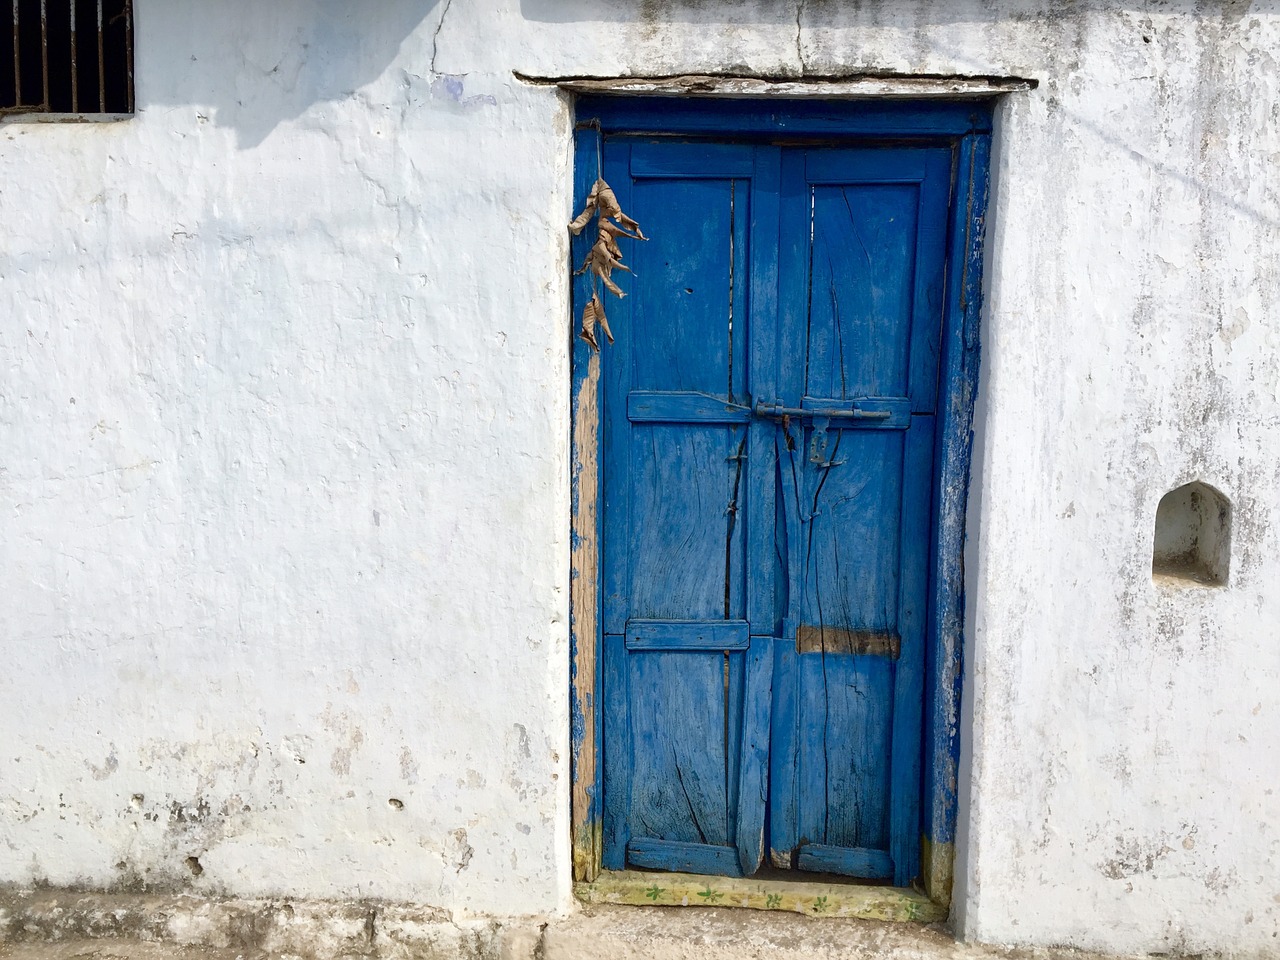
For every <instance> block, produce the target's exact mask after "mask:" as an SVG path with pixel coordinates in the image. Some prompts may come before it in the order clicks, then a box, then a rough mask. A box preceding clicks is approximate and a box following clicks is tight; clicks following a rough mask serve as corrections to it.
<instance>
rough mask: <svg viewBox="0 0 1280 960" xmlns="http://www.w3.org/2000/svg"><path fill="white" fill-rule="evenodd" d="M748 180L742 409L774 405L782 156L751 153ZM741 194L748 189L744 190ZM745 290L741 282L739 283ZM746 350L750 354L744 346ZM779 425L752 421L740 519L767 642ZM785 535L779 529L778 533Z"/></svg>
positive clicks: (773, 607) (773, 614)
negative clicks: (765, 401)
mask: <svg viewBox="0 0 1280 960" xmlns="http://www.w3.org/2000/svg"><path fill="white" fill-rule="evenodd" d="M753 159H754V174H753V176H752V178H751V182H750V192H749V196H750V213H751V219H750V225H749V230H750V233H749V241H748V243H746V244H743V246H744V247H749V248H750V254H751V258H750V261H749V264H750V267H749V269H750V286H749V296H750V299H749V303H750V310H749V311H748V310H746V309H742V310H740V311H739V315H740V316H741V320H740V321H739V322H738V333H737V339H738V340H739V341H741V342H742V344H743V347H744V352H745V354H746V357H747V363H748V364H749V369H748V370H747V372H746V373H747V376H746V390H747V396H746V397H745V398H744V399H745V402H746V403H748V404H751V403H753V402H754V401H755V400H756V399H770V400H771V399H773V398H774V396H775V395H776V394H777V392H778V387H777V367H778V209H779V207H778V191H779V178H780V175H781V163H782V151H781V150H780V148H778V147H774V146H758V147H756V148H755V150H754V158H753ZM744 192H746V191H744ZM741 286H742V287H743V288H744V289H745V288H746V287H747V284H746V283H744V284H741ZM748 344H750V349H749V350H745V347H746V346H747V345H748ZM777 429H778V428H777V426H776V425H775V424H774V423H772V422H771V421H769V420H765V419H756V420H755V422H753V423H752V424H751V426H750V428H749V430H748V441H747V450H746V453H747V456H748V461H747V502H746V513H745V516H744V517H743V518H742V519H743V521H744V523H745V525H746V528H747V559H746V564H745V568H746V581H747V585H746V592H747V598H746V603H747V617H746V618H747V620H749V621H750V622H751V632H752V633H753V634H756V635H770V636H772V635H773V634H774V633H775V631H776V629H777V626H778V623H777V621H778V620H779V619H780V616H779V613H780V611H779V599H780V598H779V596H778V594H779V593H780V592H782V591H783V590H784V589H785V585H783V584H779V583H777V576H778V573H779V570H778V564H777V561H776V559H775V540H776V538H777V536H778V533H779V531H778V530H776V526H777V522H778V511H777V501H778V496H779V493H780V491H779V490H778V489H777V482H778V473H777V451H776V449H775V442H774V441H775V434H776V433H777ZM782 534H783V536H785V531H782Z"/></svg>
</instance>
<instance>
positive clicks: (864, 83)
mask: <svg viewBox="0 0 1280 960" xmlns="http://www.w3.org/2000/svg"><path fill="white" fill-rule="evenodd" d="M516 76H517V77H518V78H519V79H521V80H524V81H526V82H528V83H539V84H546V85H551V86H557V87H559V88H561V89H562V90H568V91H571V92H573V93H594V94H623V95H629V96H647V97H725V98H746V97H778V98H782V99H828V100H858V99H871V98H898V99H906V98H920V97H945V98H951V99H957V98H971V97H992V96H997V95H1000V94H1006V93H1018V92H1021V91H1025V90H1034V89H1035V87H1036V86H1037V84H1038V81H1036V80H1033V79H1027V78H1024V77H965V76H913V75H909V74H900V75H899V74H893V75H878V74H877V75H872V74H854V75H848V76H838V77H837V76H831V77H804V78H798V77H743V76H730V75H725V74H680V75H675V76H661V77H535V76H528V75H525V74H520V73H517V74H516Z"/></svg>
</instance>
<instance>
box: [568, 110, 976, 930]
mask: <svg viewBox="0 0 1280 960" xmlns="http://www.w3.org/2000/svg"><path fill="white" fill-rule="evenodd" d="M993 108H994V99H992V98H989V97H984V98H980V99H977V98H975V99H961V100H939V99H934V100H911V101H897V100H895V101H886V100H874V99H868V100H845V101H829V100H828V101H813V100H785V101H778V100H771V101H762V100H714V99H692V98H679V99H677V98H670V97H667V98H656V97H655V98H644V97H635V96H583V97H579V98H578V99H577V101H576V103H575V112H576V121H577V122H576V123H575V126H574V176H573V185H574V201H575V203H577V202H579V201H580V200H581V198H583V197H585V196H586V194H587V192H588V190H589V189H590V185H591V184H592V183H593V182H594V180H595V177H596V161H595V158H596V156H597V143H598V140H597V138H598V137H601V136H607V135H610V134H624V133H625V134H640V135H658V136H662V135H677V136H709V137H734V138H741V139H757V140H759V139H762V138H763V139H767V140H769V141H770V142H780V143H784V144H785V143H786V142H788V141H795V142H798V143H806V144H813V143H814V142H815V141H819V142H821V143H822V144H824V145H826V144H832V145H835V144H846V145H851V144H866V143H868V142H884V141H893V142H897V143H906V144H912V143H916V144H925V143H928V144H934V145H937V144H946V145H949V146H950V147H951V148H952V150H953V155H954V157H955V161H954V166H953V177H952V199H951V209H950V212H949V217H948V226H947V255H946V271H947V272H946V285H945V303H944V315H943V327H942V355H941V357H940V372H939V378H940V379H939V394H938V397H939V403H938V408H939V409H938V414H937V416H938V425H939V428H940V429H938V430H937V433H936V438H935V441H934V464H935V469H936V477H937V483H935V484H934V492H933V502H932V518H931V522H930V553H929V569H930V586H929V604H928V614H927V617H928V623H927V629H926V654H925V658H926V660H925V709H924V730H923V738H922V743H923V750H924V757H923V794H924V795H923V797H922V798H921V799H922V804H921V819H922V845H921V869H920V877H921V880H922V881H923V885H924V890H925V893H926V895H927V896H928V897H929V899H930V900H931V901H933V903H934V904H936V905H937V906H938V907H939V908H941V909H942V910H946V909H947V908H948V907H949V905H950V901H951V885H952V876H953V866H954V859H955V835H956V816H957V790H958V784H959V780H960V771H959V764H960V697H961V685H962V684H961V680H962V676H961V670H962V667H961V664H962V652H963V644H964V636H963V633H964V564H963V550H964V538H965V517H966V510H967V504H968V489H969V464H970V459H971V453H972V446H973V431H972V423H973V409H974V399H975V397H976V396H977V388H978V361H979V347H980V343H979V327H980V323H979V320H980V310H981V291H982V246H983V236H984V229H985V222H986V207H987V200H988V191H989V179H990V154H991V129H992V114H993ZM646 226H647V227H648V228H649V229H650V231H651V232H653V231H656V230H657V229H660V225H658V224H652V225H648V224H647V225H646ZM587 242H588V241H587V240H586V233H585V232H584V234H583V235H582V236H580V237H578V238H577V239H576V240H575V242H574V243H573V244H572V249H571V259H572V258H573V257H576V258H577V260H581V258H582V256H583V255H584V254H585V252H586V251H585V247H586V244H587ZM570 269H572V265H571V266H570ZM585 284H586V281H585V278H584V279H579V280H575V282H574V288H573V303H574V304H575V305H580V303H581V302H582V298H583V291H584V290H585V289H586V286H585ZM570 329H571V331H575V332H576V313H575V315H574V316H573V317H571V327H570ZM571 336H572V341H571V344H572V345H571V348H570V351H571V357H572V388H571V393H570V399H571V405H570V406H571V417H572V424H571V451H570V571H569V650H570V654H569V655H570V700H569V708H570V748H571V754H572V756H571V770H572V780H571V797H570V817H571V820H570V822H571V826H572V851H573V879H574V881H575V882H578V883H591V882H593V881H595V880H596V878H597V877H598V875H599V874H600V870H601V853H602V845H603V844H602V833H603V830H602V828H603V813H604V804H603V800H604V797H603V784H602V772H603V764H602V763H601V762H600V757H601V731H602V723H601V719H602V718H601V698H600V697H599V696H598V692H599V691H600V690H601V689H602V683H601V659H602V658H601V656H600V648H601V643H602V637H601V634H600V627H601V602H600V561H601V550H600V520H601V510H600V481H601V452H602V450H603V444H602V442H601V426H602V422H603V421H602V417H601V408H600V397H601V392H600V354H599V353H598V352H596V351H594V350H592V349H591V348H590V347H589V346H588V345H587V344H586V343H584V342H583V341H581V340H580V339H578V338H577V337H576V335H573V334H572V333H571ZM603 349H606V350H607V349H608V346H607V344H606V345H604V347H603ZM797 879H798V880H800V879H803V877H802V875H798V876H797Z"/></svg>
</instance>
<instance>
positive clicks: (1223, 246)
mask: <svg viewBox="0 0 1280 960" xmlns="http://www.w3.org/2000/svg"><path fill="white" fill-rule="evenodd" d="M1135 7H1136V8H1135ZM136 9H137V14H136V15H137V24H138V27H137V36H138V50H137V63H138V102H139V108H140V109H139V114H138V116H137V117H136V118H134V119H132V120H130V121H128V122H124V123H115V124H92V125H53V124H33V123H13V122H10V123H6V124H5V125H3V126H0V318H3V322H0V361H2V362H3V377H2V379H0V451H2V452H0V516H3V517H4V524H3V527H0V530H3V536H2V537H0V551H3V552H2V553H0V596H4V597H5V598H6V603H5V604H4V605H3V607H0V638H2V641H3V647H0V649H2V650H3V652H4V655H5V669H4V671H3V674H2V675H0V730H3V737H2V738H0V746H2V747H3V750H4V754H3V756H4V763H5V766H4V771H5V772H4V776H3V778H0V880H3V881H11V882H18V883H29V882H31V881H33V880H47V881H48V882H50V883H53V884H57V885H66V884H84V885H90V886H104V885H105V886H112V887H119V888H127V887H130V886H136V885H138V884H141V883H143V882H146V883H148V884H151V885H159V886H162V887H163V886H170V887H178V886H187V885H189V886H190V888H191V889H194V890H197V891H208V892H226V893H231V894H237V895H242V896H252V895H272V894H289V895H293V896H315V897H323V896H337V897H345V896H375V897H388V898H394V899H406V900H413V901H418V902H423V903H427V904H430V905H434V906H438V907H442V908H444V909H446V910H449V911H452V912H454V914H455V915H458V916H464V915H484V914H492V915H497V916H514V915H523V914H546V913H549V912H555V911H558V910H562V909H564V908H566V907H567V906H568V905H569V903H570V892H569V882H568V842H567V816H568V809H567V807H568V804H567V779H568V766H567V760H568V757H567V746H566V743H567V706H566V703H567V695H566V690H567V684H568V678H567V657H568V654H567V626H566V622H567V599H566V591H565V587H566V582H567V566H568V563H567V555H568V549H567V536H566V531H567V526H568V498H567V467H566V460H567V426H568V404H567V384H568V360H567V357H568V344H569V337H570V331H569V319H568V315H567V308H566V297H567V284H566V278H565V275H564V274H565V270H564V264H565V259H566V246H565V234H564V230H563V224H564V221H565V219H566V218H567V216H568V214H569V207H570V197H569V192H568V191H569V164H570V156H569V151H568V147H569V127H570V119H571V117H570V111H569V108H568V105H567V103H566V102H565V101H562V100H561V99H560V98H559V96H558V95H557V94H556V93H555V92H553V91H552V90H550V89H547V88H541V87H532V86H529V85H526V84H524V83H521V82H520V81H518V80H517V79H515V78H514V76H513V73H512V71H513V70H518V71H521V72H524V73H529V74H555V75H613V74H622V73H649V74H662V73H678V72H694V71H706V70H730V71H736V72H760V73H766V74H791V75H795V74H798V73H800V72H801V71H802V70H806V71H810V72H817V73H843V72H857V71H886V70H887V71H899V72H909V73H942V74H949V73H964V74H1016V75H1022V76H1031V77H1035V78H1038V79H1039V80H1040V81H1041V84H1040V86H1039V88H1038V89H1037V90H1035V91H1034V92H1032V93H1029V94H1019V95H1016V96H1015V97H1013V98H1011V99H1009V100H1008V101H1007V102H1006V103H1005V105H1004V107H1003V108H1002V110H1001V114H1000V122H999V128H998V132H997V136H998V138H999V146H998V151H997V159H998V169H997V177H996V185H997V190H996V195H995V198H994V204H993V209H992V216H993V220H992V224H993V226H992V230H991V234H990V237H989V240H990V243H989V256H988V283H989V296H988V303H987V310H986V318H985V323H986V336H985V344H986V353H985V359H984V371H983V373H984V388H983V389H984V394H983V399H982V404H981V413H982V417H983V420H982V423H981V424H980V425H979V427H980V429H979V449H978V460H977V463H976V471H977V478H978V483H977V485H976V489H975V492H974V496H973V499H972V519H973V524H972V526H973V530H972V539H971V544H970V550H969V557H968V559H969V579H970V590H969V614H970V622H971V625H972V630H971V644H970V657H971V664H970V666H971V670H970V677H969V686H968V688H967V693H968V694H970V696H969V699H968V704H969V707H970V709H971V710H972V716H971V718H970V723H969V726H968V728H967V730H966V734H967V740H966V754H965V757H964V764H965V769H966V771H971V777H970V778H969V780H968V782H967V783H966V784H965V811H964V812H965V816H964V817H963V822H962V842H961V844H960V847H961V851H960V854H961V856H960V864H959V867H960V875H959V877H958V881H957V920H958V922H959V923H960V924H961V927H962V930H963V932H964V933H965V934H966V935H967V936H970V937H973V938H978V939H983V940H989V941H1015V942H1024V943H1070V944H1076V945H1080V946H1087V947H1096V948H1104V949H1113V950H1176V949H1184V950H1198V949H1202V948H1206V947H1229V948H1234V949H1239V950H1243V951H1251V952H1254V953H1262V952H1264V951H1267V950H1271V949H1275V948H1276V945H1277V944H1278V943H1280V940H1278V939H1277V938H1278V937H1280V869H1277V867H1276V866H1275V864H1276V863H1280V795H1278V794H1277V792H1276V791H1278V790H1280V777H1277V775H1276V774H1275V772H1274V771H1275V764H1276V758H1277V756H1280V643H1278V642H1277V624H1280V559H1278V554H1280V536H1278V535H1277V532H1276V531H1277V523H1276V521H1277V511H1278V510H1280V506H1278V505H1280V465H1278V464H1277V461H1276V458H1275V455H1274V453H1273V452H1271V451H1275V450H1277V449H1280V335H1277V333H1276V329H1275V324H1274V318H1273V313H1274V311H1275V307H1276V294H1275V291H1276V288H1277V282H1278V281H1280V254H1277V251H1280V197H1278V196H1277V186H1278V182H1280V181H1278V179H1277V176H1276V174H1275V173H1274V172H1273V171H1274V169H1275V168H1276V163H1277V161H1278V160H1280V123H1278V122H1277V121H1278V120H1280V89H1278V85H1280V79H1278V77H1280V74H1278V71H1277V62H1276V60H1275V58H1274V56H1273V51H1275V50H1276V49H1280V2H1277V0H1266V2H1260V3H1253V4H1251V5H1250V4H1246V3H1239V4H1232V3H1224V4H1222V5H1221V6H1216V5H1209V6H1206V7H1203V9H1202V10H1201V11H1200V12H1199V13H1196V11H1195V7H1194V5H1193V4H1192V3H1191V2H1190V0H1170V2H1168V3H1164V4H1160V5H1153V6H1151V8H1150V9H1149V10H1148V9H1147V8H1146V6H1145V5H1133V4H1130V5H1127V6H1126V5H1122V4H1110V3H1103V2H1100V0H1094V2H1090V0H1085V2H1081V3H1076V4H1072V5H1063V4H1057V3H1052V2H1050V0H1043V2H1041V3H1033V2H1030V0H996V2H988V0H894V2H892V3H888V2H884V3H880V2H876V3H862V4H848V3H837V2H834V0H830V2H826V0H824V2H819V0H808V2H804V3H803V4H802V5H801V8H800V10H799V11H797V7H796V4H795V3H787V4H784V3H774V2H767V0H757V2H755V3H734V4H728V3H708V2H703V3H696V4H695V3H693V2H689V3H687V4H677V3H667V2H652V3H644V4H637V3H631V2H624V0H574V2H569V0H443V2H439V3H437V2H432V0H383V2H380V3H378V4H376V5H375V4H368V5H363V6H361V5H354V4H349V3H346V2H340V0H277V2H273V3H271V4H262V3H255V2H251V0H222V2H220V3H217V4H195V3H189V2H176V3H174V2H169V3H165V2H161V0H136ZM353 10H354V11H357V12H358V14H359V16H355V15H353ZM797 23H798V24H799V27H800V29H799V30H797ZM1191 479H1202V480H1205V481H1207V482H1209V483H1212V484H1213V485H1215V486H1216V487H1218V488H1219V489H1221V490H1222V491H1224V492H1225V493H1227V494H1228V495H1229V496H1230V497H1231V498H1232V500H1233V503H1234V508H1235V524H1236V526H1235V538H1234V546H1233V556H1232V563H1231V584H1230V586H1229V587H1227V588H1225V589H1220V590H1209V589H1185V590H1179V589H1176V588H1167V587H1159V588H1157V587H1156V586H1154V585H1153V584H1152V583H1151V579H1150V556H1151V555H1150V550H1151V537H1152V523H1153V520H1154V515H1155V509H1156V504H1157V502H1158V501H1159V499H1160V496H1161V495H1162V494H1163V493H1164V492H1165V491H1166V490H1168V489H1171V488H1172V487H1175V486H1178V485H1180V484H1182V483H1184V482H1187V481H1188V480H1191ZM393 798H394V799H396V800H398V801H400V802H401V803H402V804H403V809H397V808H396V807H395V806H394V805H392V804H390V803H389V802H388V801H389V800H391V799H393ZM191 856H196V857H198V858H199V863H200V865H201V867H202V869H203V873H202V874H201V875H200V876H198V877H194V876H192V875H191V872H190V870H189V868H188V866H187V864H186V858H187V857H191Z"/></svg>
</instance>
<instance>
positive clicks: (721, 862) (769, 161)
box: [601, 137, 952, 884]
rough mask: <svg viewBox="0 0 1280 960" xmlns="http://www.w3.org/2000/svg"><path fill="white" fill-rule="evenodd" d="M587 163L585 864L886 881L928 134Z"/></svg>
mask: <svg viewBox="0 0 1280 960" xmlns="http://www.w3.org/2000/svg"><path fill="white" fill-rule="evenodd" d="M603 157H604V167H605V169H604V176H605V178H606V179H607V180H608V181H609V182H610V183H611V184H612V185H613V186H614V189H615V191H616V193H617V195H618V199H619V201H620V202H621V205H622V207H623V209H625V210H627V211H628V212H629V213H630V214H631V215H632V216H633V217H635V218H636V219H637V220H639V221H640V223H642V224H643V225H644V226H645V229H646V231H647V232H648V233H649V235H650V237H651V239H650V240H649V241H648V242H647V243H635V244H633V245H632V246H631V247H630V248H629V250H628V263H629V264H630V265H631V266H632V267H633V269H634V271H635V275H634V278H629V279H631V284H630V296H628V297H627V298H626V299H625V300H622V301H611V302H610V308H611V309H610V315H611V318H613V324H612V325H613V330H614V332H615V335H616V337H617V341H616V343H614V344H613V345H612V346H611V347H606V349H605V351H604V354H603V357H602V381H601V383H602V394H603V418H604V419H603V435H604V451H603V453H604V456H603V466H604V471H603V487H602V489H603V521H602V542H603V558H602V568H603V570H602V582H603V597H602V605H601V606H602V611H601V612H602V622H603V657H602V662H603V678H602V679H603V693H604V709H603V724H604V781H603V786H604V797H605V804H604V854H603V862H604V866H606V867H608V868H611V869H621V868H624V867H627V866H631V867H639V868H659V869H675V870H685V871H691V872H701V873H714V874H730V875H739V874H748V875H749V874H752V873H754V872H755V871H756V870H757V869H758V868H759V867H760V866H761V864H762V863H763V862H764V860H765V859H766V854H767V859H768V860H769V861H770V862H771V863H772V865H773V866H775V867H782V868H794V869H799V870H812V871H821V872H832V873H841V874H846V875H850V876H857V877H866V878H875V879H883V880H887V881H891V882H894V883H897V884H906V883H909V882H910V881H911V879H912V878H913V877H915V876H916V874H917V872H918V865H919V836H920V776H921V773H920V768H921V724H922V700H923V669H924V642H925V603H926V593H927V587H928V582H927V581H928V569H929V563H928V561H929V544H930V516H929V510H930V507H929V504H930V500H931V497H930V493H931V489H932V484H933V475H934V469H933V464H934V415H935V411H936V406H937V402H938V383H937V381H938V352H939V334H940V329H941V322H942V304H943V296H942V291H943V263H944V255H945V242H946V239H945V238H946V222H947V214H948V205H949V191H950V180H951V163H952V159H951V151H950V150H949V149H948V148H941V147H928V148H922V147H913V148H907V147H871V146H868V147H859V148H856V149H855V148H835V147H827V148H816V147H785V146H777V145H766V144H749V143H706V142H702V143H698V142H675V141H670V140H667V141H663V140H648V139H644V138H639V137H634V138H628V137H611V138H608V139H607V140H606V142H605V146H604V151H603Z"/></svg>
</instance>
